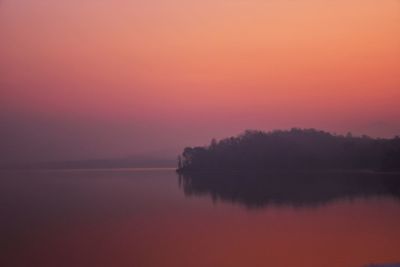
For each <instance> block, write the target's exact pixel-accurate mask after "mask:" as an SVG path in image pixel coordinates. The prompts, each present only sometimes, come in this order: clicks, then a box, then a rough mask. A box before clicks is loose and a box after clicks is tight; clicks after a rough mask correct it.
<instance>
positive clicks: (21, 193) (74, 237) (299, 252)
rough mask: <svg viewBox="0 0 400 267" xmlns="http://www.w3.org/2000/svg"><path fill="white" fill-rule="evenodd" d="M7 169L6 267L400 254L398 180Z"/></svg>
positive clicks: (333, 265) (367, 258) (397, 257)
mask: <svg viewBox="0 0 400 267" xmlns="http://www.w3.org/2000/svg"><path fill="white" fill-rule="evenodd" d="M0 175H1V176H0V209H1V221H0V227H1V228H0V231H1V232H0V234H1V241H0V245H1V248H0V249H1V253H0V254H1V257H0V266H18V267H19V266H21V267H22V266H24V267H26V266H40V267H47V266H49V267H50V266H60V267H62V266H68V267H70V266H78V267H80V266H82V267H83V266H85V267H91V266H93V267H94V266H96V267H97V266H116V267H118V266H121V267H122V266H135V267H142V266H143V267H153V266H154V267H162V266H166V267H181V266H182V267H187V266H192V267H196V266H218V267H219V266H227V267H228V266H229V267H235V266H274V267H280V266H282V267H287V266H299V267H303V266H304V267H305V266H307V267H309V266H326V267H353V266H355V267H357V266H363V265H366V264H370V263H385V262H399V261H400V249H399V240H400V227H399V225H400V201H399V197H398V192H399V191H398V189H399V187H398V181H399V180H398V179H397V178H395V176H394V175H392V176H390V177H389V178H384V180H382V179H381V178H380V177H375V175H372V174H362V175H361V174H358V175H356V176H354V175H350V174H347V175H346V177H348V178H343V176H340V177H342V178H339V180H335V179H336V178H332V177H331V175H329V174H326V175H323V174H321V173H320V174H317V175H312V176H307V177H303V175H299V176H298V177H299V178H298V180H300V181H301V182H297V183H290V182H289V181H292V180H293V179H296V178H294V177H291V178H288V177H287V175H283V176H280V175H272V176H271V177H270V179H269V180H268V182H264V180H263V182H260V180H259V179H258V178H248V180H246V181H250V182H243V180H241V179H242V178H237V177H236V176H234V177H233V178H227V177H222V178H221V177H220V176H219V178H218V177H214V176H212V175H208V174H203V175H202V176H201V177H178V175H177V174H176V173H175V172H174V171H173V170H73V171H61V170H58V171H1V172H0ZM204 177H206V178H204ZM207 177H208V178H207ZM251 177H253V176H251ZM279 177H284V178H279ZM316 177H321V179H325V180H321V181H324V182H316V179H317V178H316ZM324 177H325V178H324ZM326 177H329V178H326ZM354 177H356V178H354ZM363 179H364V180H365V182H364V183H361V182H360V181H362V180H363ZM396 179H397V180H396ZM232 181H233V182H232ZM234 181H236V182H234ZM333 181H340V182H338V183H336V182H333ZM344 181H346V182H344ZM347 181H349V182H347ZM382 181H383V182H382ZM289 184H290V185H289ZM285 185H286V186H285ZM317 192H319V193H317Z"/></svg>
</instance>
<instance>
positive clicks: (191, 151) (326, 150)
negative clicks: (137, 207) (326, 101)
mask: <svg viewBox="0 0 400 267" xmlns="http://www.w3.org/2000/svg"><path fill="white" fill-rule="evenodd" d="M399 168H400V138H394V139H373V138H370V137H368V136H365V135H364V136H361V137H354V136H353V135H352V134H351V133H348V134H347V135H346V136H343V135H333V134H330V133H328V132H324V131H319V130H315V129H299V128H293V129H291V130H285V131H283V130H275V131H271V132H262V131H258V130H246V131H245V132H244V133H242V134H240V135H238V136H236V137H229V138H225V139H222V140H220V141H217V140H215V139H213V140H212V141H211V143H210V145H209V146H205V147H186V148H185V149H184V151H183V153H182V158H181V163H180V164H179V166H178V171H182V172H183V171H203V170H262V169H384V170H393V169H399Z"/></svg>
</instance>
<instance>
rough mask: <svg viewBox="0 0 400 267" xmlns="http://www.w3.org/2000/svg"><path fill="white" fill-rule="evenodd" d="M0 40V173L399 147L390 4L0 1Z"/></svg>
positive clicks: (395, 7) (398, 11)
mask: <svg viewBox="0 0 400 267" xmlns="http://www.w3.org/2000/svg"><path fill="white" fill-rule="evenodd" d="M0 40H1V41H0V125H1V127H0V162H27V161H49V160H50V161H53V160H54V161H57V160H80V159H94V158H112V157H124V156H129V155H135V156H148V155H153V156H157V157H175V156H176V155H177V154H178V153H179V152H180V151H181V150H182V149H183V148H184V147H185V146H193V145H204V144H207V143H209V141H210V139H211V138H217V139H220V138H223V137H227V136H232V135H237V134H239V133H240V132H242V131H243V130H245V129H261V130H273V129H287V128H291V127H301V128H311V127H312V128H317V129H322V130H326V131H330V132H334V133H340V134H342V133H343V134H345V133H347V132H349V131H350V132H352V133H354V134H367V135H370V136H373V137H392V136H394V135H400V120H399V118H400V105H399V104H398V103H399V100H400V1H398V0H337V1H331V0H204V1H190V0H168V1H166V0H149V1H142V0H140V1H138V0H130V1H128V0H79V1H78V0H70V1H52V0H0Z"/></svg>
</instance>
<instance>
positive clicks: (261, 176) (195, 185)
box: [178, 172, 400, 208]
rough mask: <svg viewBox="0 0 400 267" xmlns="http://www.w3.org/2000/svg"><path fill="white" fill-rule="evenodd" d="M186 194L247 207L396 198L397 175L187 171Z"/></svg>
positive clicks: (399, 180)
mask: <svg viewBox="0 0 400 267" xmlns="http://www.w3.org/2000/svg"><path fill="white" fill-rule="evenodd" d="M178 181H179V186H180V187H182V188H183V191H184V193H185V195H186V196H201V195H209V196H210V197H211V198H212V200H213V202H216V201H219V200H221V201H228V202H232V203H239V204H242V205H244V206H245V207H247V208H260V207H264V206H266V205H270V204H272V205H290V206H311V207H312V206H319V205H323V204H326V203H328V202H330V201H333V200H336V199H339V198H347V199H353V198H357V197H373V196H391V197H394V198H396V199H400V175H398V174H391V173H374V172H269V173H248V172H247V173H240V172H236V173H229V174H223V173H191V174H184V175H179V179H178Z"/></svg>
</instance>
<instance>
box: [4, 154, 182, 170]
mask: <svg viewBox="0 0 400 267" xmlns="http://www.w3.org/2000/svg"><path fill="white" fill-rule="evenodd" d="M175 164H176V163H175V160H173V159H168V158H150V157H146V158H139V157H138V158H136V157H127V158H116V159H112V158H111V159H88V160H70V161H49V162H34V163H14V164H3V165H0V169H112V168H160V167H161V168H163V167H173V166H174V165H175Z"/></svg>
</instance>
